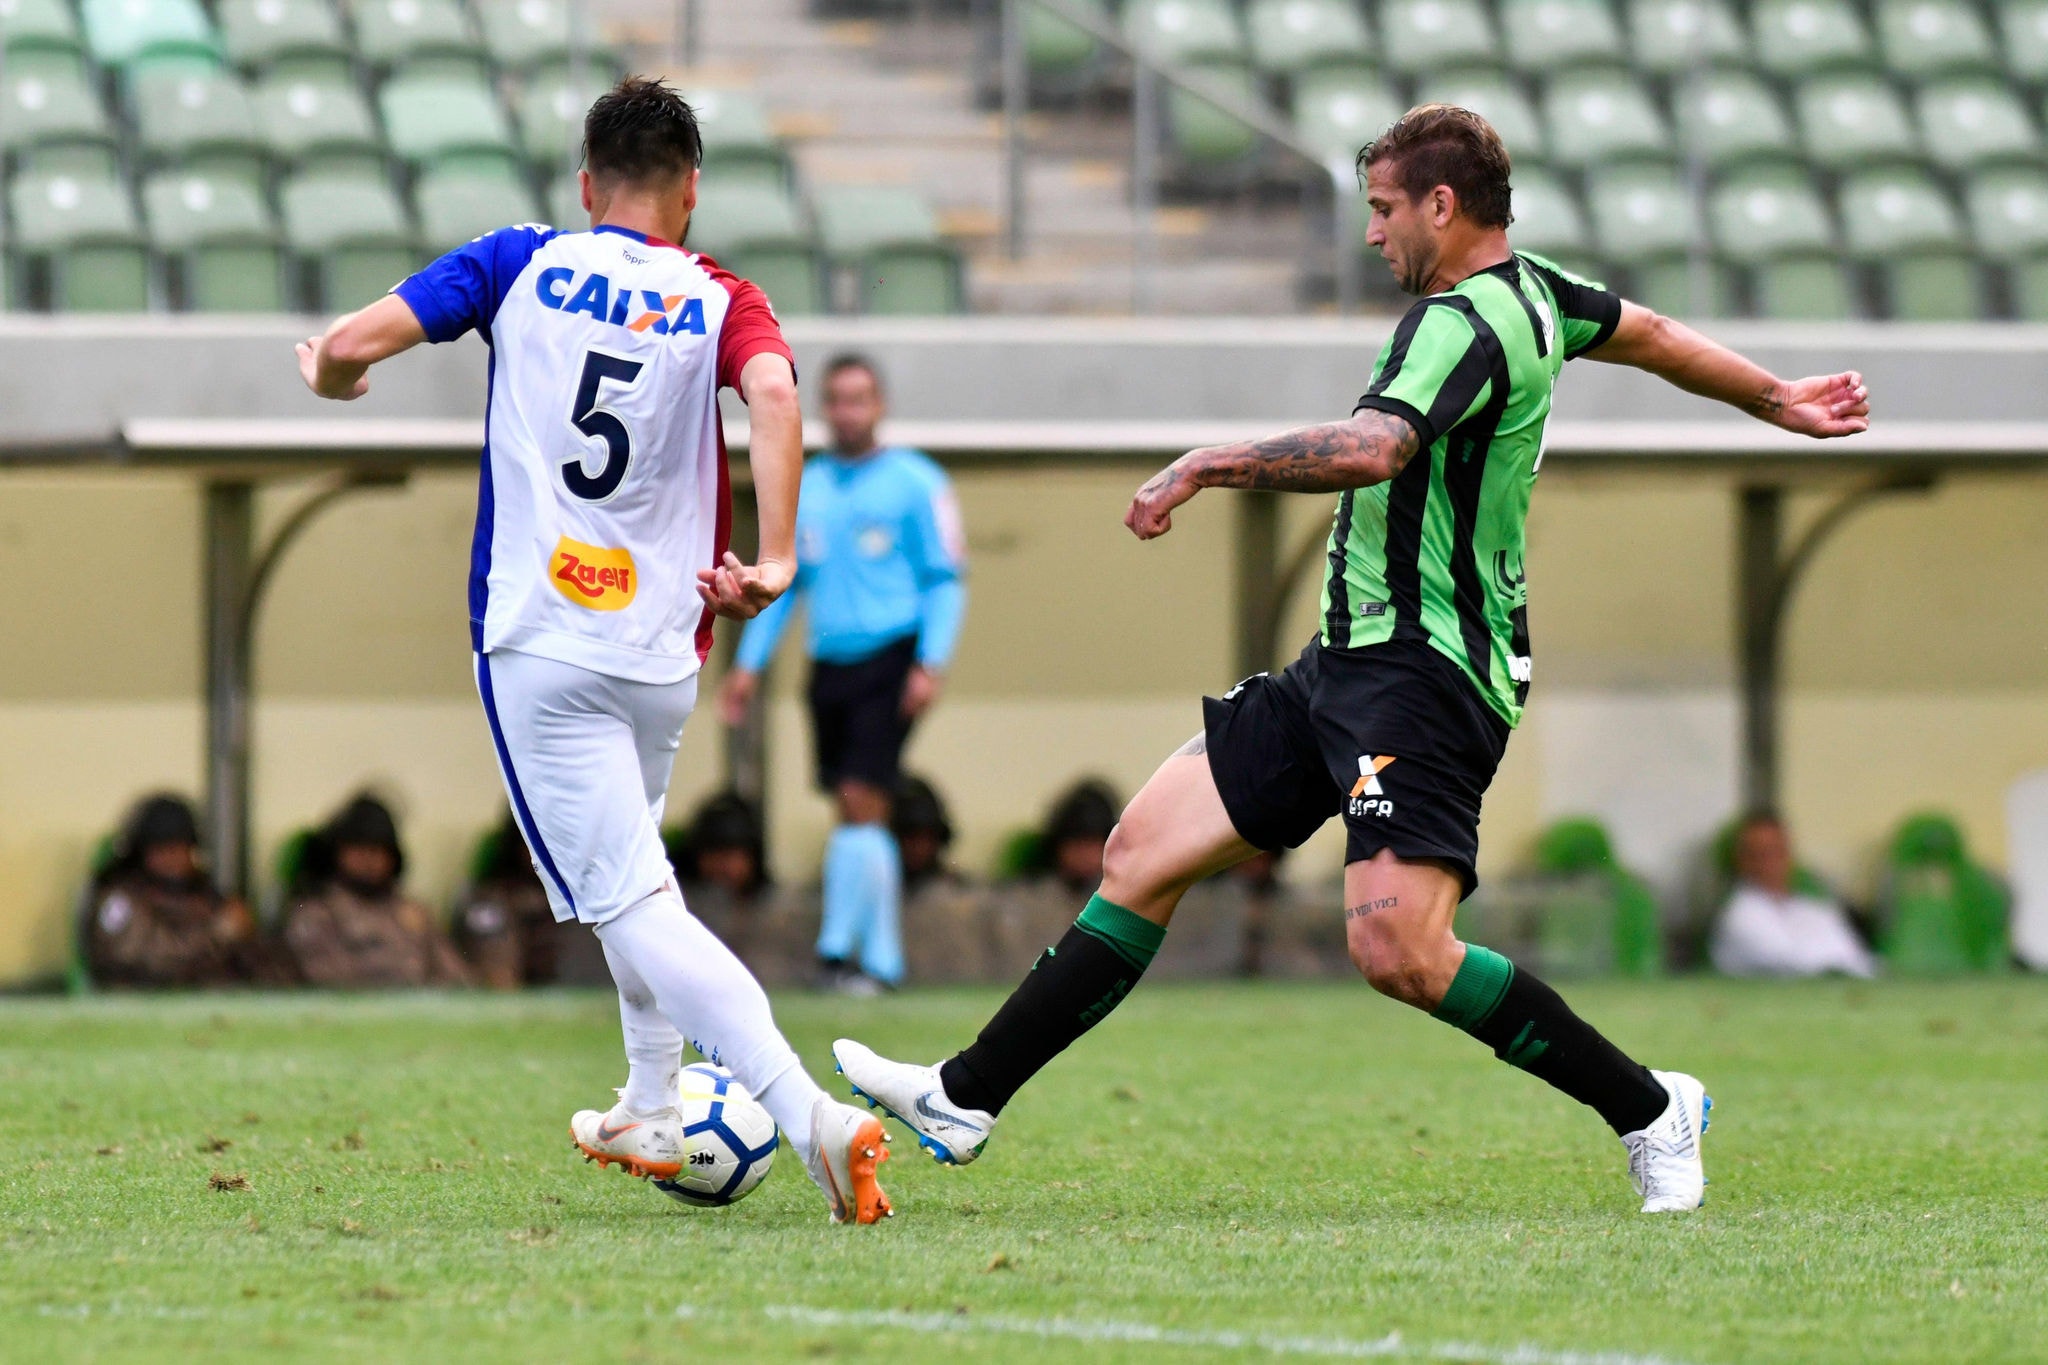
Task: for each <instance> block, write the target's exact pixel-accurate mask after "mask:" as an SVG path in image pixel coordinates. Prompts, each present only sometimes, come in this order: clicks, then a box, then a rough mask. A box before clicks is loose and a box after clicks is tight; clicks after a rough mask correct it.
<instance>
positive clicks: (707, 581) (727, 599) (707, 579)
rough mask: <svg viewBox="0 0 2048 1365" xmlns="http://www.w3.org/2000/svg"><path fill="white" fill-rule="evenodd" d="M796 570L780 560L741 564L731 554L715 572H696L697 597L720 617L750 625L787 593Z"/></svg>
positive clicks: (728, 552)
mask: <svg viewBox="0 0 2048 1365" xmlns="http://www.w3.org/2000/svg"><path fill="white" fill-rule="evenodd" d="M795 578H796V569H795V568H794V567H793V566H791V565H789V564H785V563H783V562H782V561H781V560H779V559H764V560H762V561H761V562H760V563H759V564H744V563H741V562H740V557H739V556H738V555H736V554H734V553H733V552H732V551H730V550H727V551H726V552H725V560H724V562H723V563H721V564H719V565H718V566H717V567H715V568H710V569H699V570H697V596H698V597H700V598H702V599H703V601H704V605H705V606H707V607H710V608H711V609H712V610H713V611H715V612H717V613H718V614H719V615H720V616H724V617H728V618H730V619H732V620H734V621H751V620H753V619H754V618H755V617H756V616H759V615H760V614H761V613H762V612H764V611H766V610H767V609H768V607H769V605H770V604H771V603H773V602H774V601H775V599H776V598H778V597H780V596H782V594H783V593H785V592H787V591H789V585H790V583H791V582H793V581H794V580H795Z"/></svg>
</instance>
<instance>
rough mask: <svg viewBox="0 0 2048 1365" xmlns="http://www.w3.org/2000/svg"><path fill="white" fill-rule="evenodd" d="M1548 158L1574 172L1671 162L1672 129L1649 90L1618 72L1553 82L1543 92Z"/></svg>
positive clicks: (1590, 73)
mask: <svg viewBox="0 0 2048 1365" xmlns="http://www.w3.org/2000/svg"><path fill="white" fill-rule="evenodd" d="M1543 123H1544V127H1545V128H1546V129H1548V131H1549V134H1550V138H1549V143H1550V159H1551V160H1552V161H1555V162H1556V163H1557V164H1558V165H1560V166H1566V167H1571V168H1574V169H1577V168H1581V167H1586V166H1596V165H1610V164H1612V163H1615V162H1620V161H1657V160H1668V159H1669V158H1670V156H1671V130H1670V128H1669V127H1668V126H1667V125H1666V124H1665V122H1664V116H1663V115H1662V114H1661V113H1659V112H1658V110H1657V106H1656V104H1655V103H1654V102H1652V100H1651V99H1650V95H1649V92H1648V91H1646V90H1644V89H1643V87H1642V86H1641V85H1640V84H1639V83H1638V82H1637V81H1636V80H1635V78H1634V77H1632V76H1630V75H1628V73H1626V72H1624V71H1619V70H1608V71H1582V72H1575V73H1573V74H1571V75H1567V76H1558V77H1556V78H1554V79H1553V80H1552V81H1551V82H1550V84H1549V88H1548V89H1546V90H1545V91H1544V92H1543Z"/></svg>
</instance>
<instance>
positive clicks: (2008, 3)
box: [1995, 0, 2048, 85]
mask: <svg viewBox="0 0 2048 1365" xmlns="http://www.w3.org/2000/svg"><path fill="white" fill-rule="evenodd" d="M1995 8H1996V9H1997V11H1998V36H1999V38H2000V39H2001V40H2002V43H2001V46H2002V50H2003V51H2004V53H2005V65H2006V69H2007V70H2008V71H2010V72H2012V74H2013V75H2015V76H2017V77H2018V78H2019V79H2021V80H2022V81H2025V82H2026V83H2028V84H2029V85H2048V0H2004V3H2002V4H1999V5H1997V6H1996V7H1995Z"/></svg>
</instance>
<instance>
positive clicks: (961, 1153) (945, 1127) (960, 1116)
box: [832, 1038, 996, 1166]
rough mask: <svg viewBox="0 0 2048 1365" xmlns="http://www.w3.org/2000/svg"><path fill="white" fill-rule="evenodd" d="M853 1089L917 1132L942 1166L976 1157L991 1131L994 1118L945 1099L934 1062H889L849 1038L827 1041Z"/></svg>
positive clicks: (920, 1144) (964, 1162)
mask: <svg viewBox="0 0 2048 1365" xmlns="http://www.w3.org/2000/svg"><path fill="white" fill-rule="evenodd" d="M832 1058H833V1060H834V1061H836V1062H837V1063H838V1064H839V1071H840V1074H842V1075H844V1076H845V1077H846V1081H847V1084H848V1085H850V1086H852V1087H853V1093H854V1094H855V1095H857V1096H859V1097H860V1098H861V1099H864V1100H866V1101H867V1102H868V1108H870V1109H873V1108H876V1107H877V1106H879V1107H880V1108H881V1110H882V1112H883V1113H885V1114H887V1115H888V1116H889V1117H890V1118H892V1119H895V1120H896V1121H897V1122H898V1123H900V1124H902V1125H904V1126H905V1127H907V1128H908V1129H910V1131H911V1132H913V1133H915V1134H917V1145H918V1146H920V1147H922V1148H924V1149H925V1150H926V1151H928V1152H930V1153H931V1154H932V1159H933V1160H934V1161H937V1162H939V1163H940V1164H941V1165H945V1166H965V1165H966V1164H967V1163H968V1162H970V1161H972V1160H974V1158H976V1157H978V1156H980V1155H981V1149H982V1148H983V1147H986V1146H987V1145H988V1139H989V1134H991V1133H993V1132H994V1131H995V1127H996V1116H995V1115H994V1114H990V1113H985V1112H984V1111H982V1110H980V1109H968V1108H965V1107H964V1106H961V1105H958V1104H955V1103H953V1101H952V1100H950V1099H948V1098H947V1097H946V1087H945V1086H944V1085H943V1084H941V1083H940V1081H939V1069H938V1068H937V1067H935V1066H912V1065H910V1064H909V1063H908V1062H892V1061H890V1060H889V1059H888V1058H887V1057H883V1056H879V1055H877V1054H876V1052H875V1051H874V1049H872V1048H869V1047H864V1046H863V1045H861V1044H859V1043H856V1042H854V1041H853V1039H851V1038H841V1039H840V1040H839V1041H838V1042H836V1043H834V1044H832Z"/></svg>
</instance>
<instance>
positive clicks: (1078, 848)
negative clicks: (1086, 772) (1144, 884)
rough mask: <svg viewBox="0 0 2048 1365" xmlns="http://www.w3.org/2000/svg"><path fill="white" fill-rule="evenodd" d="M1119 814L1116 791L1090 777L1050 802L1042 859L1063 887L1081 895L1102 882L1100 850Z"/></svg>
mask: <svg viewBox="0 0 2048 1365" xmlns="http://www.w3.org/2000/svg"><path fill="white" fill-rule="evenodd" d="M1122 813H1123V802H1121V801H1119V800H1118V799H1117V795H1116V793H1115V792H1113V791H1111V790H1110V788H1109V785H1108V784H1107V783H1105V782H1101V781H1099V780H1097V779H1094V778H1089V779H1087V780H1086V781H1082V782H1078V783H1076V784H1075V785H1074V786H1073V787H1071V788H1070V789H1068V791H1067V793H1066V794H1065V795H1064V796H1062V797H1061V798H1060V799H1059V800H1058V801H1056V802H1054V803H1053V808H1052V811H1051V813H1050V814H1048V815H1047V816H1046V820H1045V835H1044V840H1045V842H1044V848H1045V859H1046V863H1047V870H1048V871H1050V872H1051V873H1052V875H1053V876H1055V877H1057V878H1058V879H1059V881H1060V884H1061V885H1062V886H1064V887H1066V888H1067V890H1069V891H1072V892H1074V893H1075V894H1077V895H1082V896H1085V895H1088V894H1089V893H1091V892H1093V891H1094V890H1095V888H1096V887H1098V886H1100V885H1101V884H1102V855H1103V851H1104V850H1105V849H1106V848H1107V847H1108V846H1109V835H1110V831H1112V830H1114V829H1115V828H1116V822H1117V818H1118V817H1119V816H1120V815H1122Z"/></svg>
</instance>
